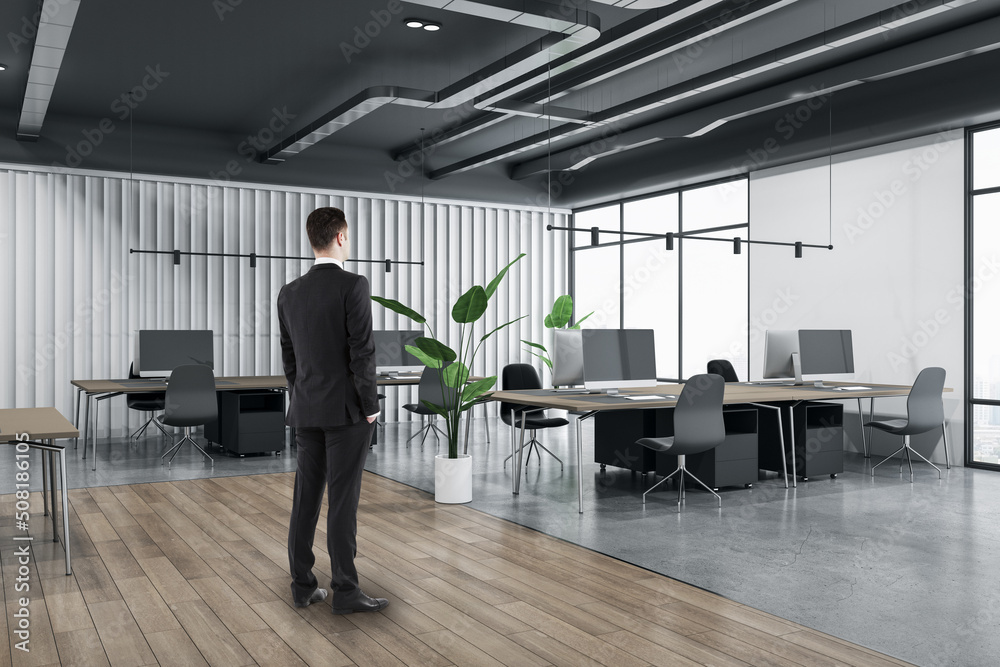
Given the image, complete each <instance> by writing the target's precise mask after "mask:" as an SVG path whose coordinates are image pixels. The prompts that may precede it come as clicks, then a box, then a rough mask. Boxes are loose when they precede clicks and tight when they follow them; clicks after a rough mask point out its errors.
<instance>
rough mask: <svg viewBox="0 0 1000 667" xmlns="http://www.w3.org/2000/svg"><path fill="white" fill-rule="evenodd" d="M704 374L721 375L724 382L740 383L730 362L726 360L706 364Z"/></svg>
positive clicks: (715, 360) (714, 360)
mask: <svg viewBox="0 0 1000 667" xmlns="http://www.w3.org/2000/svg"><path fill="white" fill-rule="evenodd" d="M706 372H708V373H709V374H710V375H721V376H722V379H723V380H725V381H726V382H739V381H740V378H739V376H738V375H736V369H735V368H733V364H732V362H730V361H729V360H728V359H712V360H711V361H710V362H708V368H707V369H706Z"/></svg>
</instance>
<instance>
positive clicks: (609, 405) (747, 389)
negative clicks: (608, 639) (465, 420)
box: [490, 382, 951, 514]
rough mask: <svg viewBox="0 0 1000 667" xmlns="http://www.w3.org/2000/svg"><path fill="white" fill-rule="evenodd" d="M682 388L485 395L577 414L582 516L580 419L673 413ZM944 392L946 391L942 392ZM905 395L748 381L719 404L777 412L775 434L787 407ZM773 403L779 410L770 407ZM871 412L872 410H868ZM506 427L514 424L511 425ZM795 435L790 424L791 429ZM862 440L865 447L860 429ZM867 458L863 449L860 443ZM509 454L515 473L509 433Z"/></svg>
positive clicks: (729, 386) (516, 483) (880, 387)
mask: <svg viewBox="0 0 1000 667" xmlns="http://www.w3.org/2000/svg"><path fill="white" fill-rule="evenodd" d="M854 386H864V387H865V389H854V390H844V389H838V387H854ZM683 388H684V385H681V384H661V385H657V386H656V387H650V388H647V389H628V390H624V391H622V392H621V396H634V395H643V394H645V395H650V394H658V395H661V396H667V397H668V398H665V399H663V400H647V401H631V400H628V399H626V398H622V397H615V396H607V395H603V394H571V393H561V392H556V391H555V390H552V389H532V390H520V391H495V392H493V394H492V395H491V396H490V398H491V399H492V400H494V401H504V402H507V403H517V404H519V405H530V406H534V407H539V408H553V409H561V410H568V411H570V412H575V413H579V415H580V416H579V417H578V418H577V421H576V456H577V466H576V484H577V495H578V500H579V511H580V513H581V514H582V513H583V429H582V423H583V421H584V420H586V419H589V418H591V417H593V416H594V415H595V414H597V413H598V412H602V411H607V410H645V409H651V408H672V407H675V406H676V405H677V396H680V393H681V390H682V389H683ZM945 391H951V390H950V389H945ZM909 393H910V387H909V386H908V385H890V384H872V383H870V382H866V383H863V384H862V383H858V382H828V383H826V384H825V385H824V386H823V387H816V386H813V385H803V386H784V385H773V384H767V385H761V384H754V383H749V382H729V383H726V391H725V394H724V396H723V399H722V402H723V404H725V405H733V404H740V403H745V404H750V405H755V406H758V407H762V408H768V409H772V410H776V411H777V413H778V430H779V434H780V433H782V428H781V408H782V407H788V408H789V419H791V418H792V412H791V410H792V408H793V407H794V406H795V405H797V404H799V403H801V402H803V401H830V400H845V399H852V400H853V399H857V401H858V409H859V411H860V409H861V399H862V398H871V399H873V403H874V399H875V398H877V397H880V396H906V395H908V394H909ZM774 404H778V405H774ZM872 410H874V407H873V408H872ZM511 423H514V422H513V421H512V422H511ZM792 430H793V432H794V424H793V429H792ZM524 431H525V429H524V428H522V429H521V442H522V444H523V441H524ZM861 435H862V441H863V442H865V443H867V441H866V440H865V438H864V429H862V433H861ZM781 451H782V458H783V459H784V453H785V443H784V437H783V436H782V437H781ZM865 452H866V456H867V444H865ZM511 454H512V455H514V457H515V460H516V461H517V465H515V466H514V468H513V469H514V470H520V454H521V451H520V449H519V448H517V447H516V446H515V443H514V432H513V429H512V430H511ZM792 466H793V468H792V482H793V486H794V485H795V477H796V470H795V467H794V466H795V458H794V457H793V458H792ZM784 477H785V486H786V487H787V486H788V470H787V467H786V469H785V470H784ZM520 481H521V476H520V475H517V474H515V475H512V477H511V491H512V493H515V494H517V493H519V491H520Z"/></svg>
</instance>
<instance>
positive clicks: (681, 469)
mask: <svg viewBox="0 0 1000 667" xmlns="http://www.w3.org/2000/svg"><path fill="white" fill-rule="evenodd" d="M678 473H680V476H679V477H678V478H677V511H678V512H680V511H681V502H682V501H683V500H684V475H687V476H688V477H690V478H691V479H693V480H694V481H696V482H698V483H699V484H701V486H702V488H704V489H705V490H706V491H708V492H709V493H711V494H712V495H713V496H715V497H716V498H718V500H719V507H720V508H721V507H722V496H720V495H719V494H718V493H716V492H715V491H713V490H712V489H711V488H710V487H709V486H708V485H707V484H705V482H703V481H701V480H700V479H698V478H697V477H695V476H694V475H692V474H691V471H689V470H688V469H687V467H686V466H685V455H684V454H678V455H677V470H675V471H673V472H672V473H670V474H669V475H667V476H666V477H664V478H663V479H661V480H660V481H659V482H657V483H656V484H654V485H653V486H651V487H649V488H648V489H647V490H646V492H645V493H643V494H642V504H643V505H645V504H646V494H647V493H649V492H650V491H652V490H653V489H655V488H656V487H658V486H659V485H660V484H663V483H664V482H666V481H667V480H668V479H670V478H671V477H673V476H674V475H677V474H678Z"/></svg>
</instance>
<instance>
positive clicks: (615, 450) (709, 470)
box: [594, 406, 757, 488]
mask: <svg viewBox="0 0 1000 667" xmlns="http://www.w3.org/2000/svg"><path fill="white" fill-rule="evenodd" d="M723 419H724V420H725V424H726V441H725V442H724V443H722V444H721V445H719V446H718V447H716V448H715V449H714V450H711V451H708V452H705V453H703V454H696V455H693V456H689V457H688V458H687V466H688V468H689V469H690V470H691V472H692V473H694V474H695V475H696V476H698V477H699V478H701V479H702V480H703V481H704V482H705V483H706V484H708V485H709V486H711V487H713V488H718V487H723V486H740V485H748V484H753V483H754V482H756V481H757V412H756V410H754V409H752V408H746V407H744V406H727V407H726V408H725V409H724V411H723ZM673 433H674V415H673V408H660V409H648V410H621V411H619V410H615V411H608V412H599V413H597V414H596V415H595V416H594V462H595V463H600V464H601V465H602V467H603V466H606V465H611V466H615V467H617V468H625V469H626V470H632V471H634V472H641V473H647V472H656V473H657V474H659V475H668V474H670V473H671V472H673V471H674V470H675V469H676V468H677V457H676V456H669V455H668V454H667V453H665V452H661V453H658V452H654V451H652V450H650V449H646V448H645V447H642V446H640V445H637V444H635V441H636V440H638V439H640V438H647V437H667V436H670V435H673Z"/></svg>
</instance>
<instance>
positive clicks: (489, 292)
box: [486, 252, 524, 297]
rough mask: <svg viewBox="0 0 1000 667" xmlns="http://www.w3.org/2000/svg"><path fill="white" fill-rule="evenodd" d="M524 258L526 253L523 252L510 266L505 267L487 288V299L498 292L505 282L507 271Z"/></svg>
mask: <svg viewBox="0 0 1000 667" xmlns="http://www.w3.org/2000/svg"><path fill="white" fill-rule="evenodd" d="M522 257H524V253H523V252H522V253H521V254H520V255H518V256H517V257H515V258H514V259H513V260H512V261H511V263H510V264H508V265H507V266H505V267H503V269H502V270H501V271H500V273H498V274H497V277H496V278H494V279H493V280H491V281H490V284H489V285H487V286H486V296H487V297H491V296H493V293H494V292H496V291H497V287H499V286H500V281H501V280H503V277H504V276H505V275H507V269H509V268H510V267H512V266H514V262H516V261H517V260H519V259H521V258H522Z"/></svg>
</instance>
